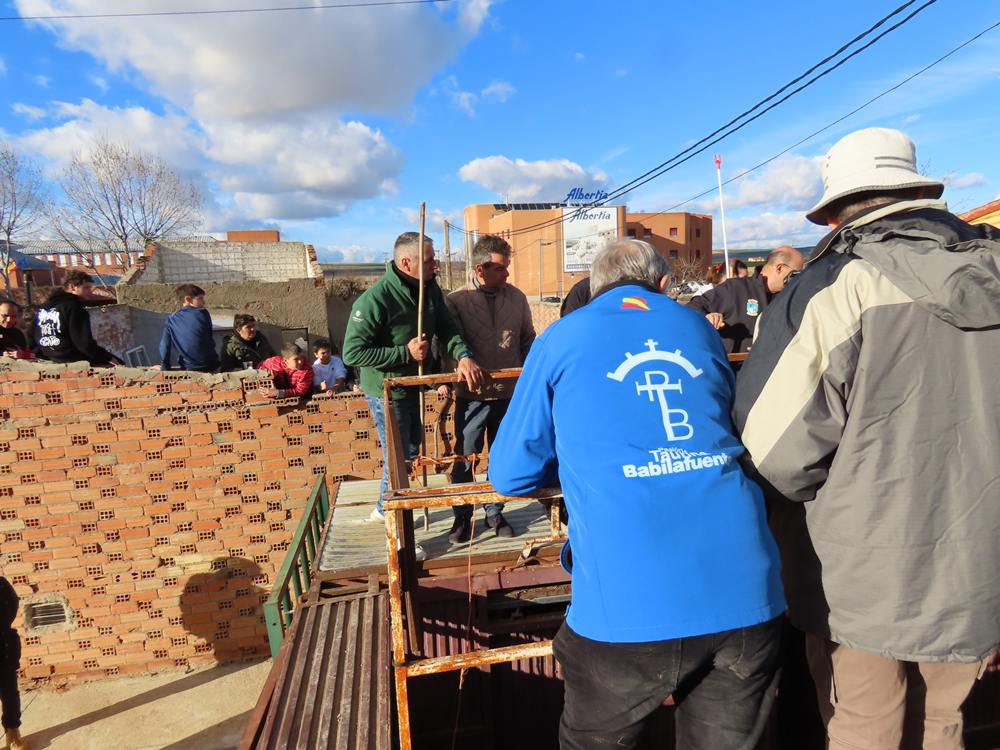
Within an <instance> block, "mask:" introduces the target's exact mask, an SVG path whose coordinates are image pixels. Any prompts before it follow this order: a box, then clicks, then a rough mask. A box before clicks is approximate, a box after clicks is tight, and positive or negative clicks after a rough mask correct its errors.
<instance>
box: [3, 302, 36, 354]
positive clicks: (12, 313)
mask: <svg viewBox="0 0 1000 750" xmlns="http://www.w3.org/2000/svg"><path fill="white" fill-rule="evenodd" d="M20 316H21V307H20V305H18V304H17V303H16V302H14V300H10V299H5V300H0V355H2V356H4V357H12V358H14V359H32V358H33V356H34V355H33V354H32V353H31V350H30V349H29V348H28V339H27V338H26V337H25V335H24V331H22V330H21V329H20V328H18V327H17V322H18V319H19V318H20Z"/></svg>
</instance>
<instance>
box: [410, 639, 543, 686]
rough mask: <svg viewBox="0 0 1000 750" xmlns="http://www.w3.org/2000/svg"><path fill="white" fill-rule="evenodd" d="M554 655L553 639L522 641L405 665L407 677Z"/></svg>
mask: <svg viewBox="0 0 1000 750" xmlns="http://www.w3.org/2000/svg"><path fill="white" fill-rule="evenodd" d="M551 655H552V641H539V642H538V643H522V644H518V645H517V646H504V647H503V648H489V649H484V650H482V651H472V652H470V653H467V654H452V655H450V656H435V657H434V658H431V659H420V660H419V661H410V662H408V663H407V664H406V665H405V666H404V669H405V671H406V676H407V677H419V676H421V675H428V674H439V673H441V672H454V671H455V670H457V669H469V668H471V667H485V666H487V665H488V664H500V663H501V662H508V661H517V660H518V659H536V658H540V657H543V656H551Z"/></svg>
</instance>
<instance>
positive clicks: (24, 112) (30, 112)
mask: <svg viewBox="0 0 1000 750" xmlns="http://www.w3.org/2000/svg"><path fill="white" fill-rule="evenodd" d="M10 109H11V111H12V112H13V113H14V114H16V115H21V117H23V118H25V119H26V120H32V121H34V120H41V119H42V118H43V117H45V110H44V109H42V108H41V107H36V106H34V105H31V104H22V103H21V102H14V103H13V104H11V105H10Z"/></svg>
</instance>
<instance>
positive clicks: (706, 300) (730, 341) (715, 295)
mask: <svg viewBox="0 0 1000 750" xmlns="http://www.w3.org/2000/svg"><path fill="white" fill-rule="evenodd" d="M770 297H771V293H770V292H769V291H768V290H767V279H765V278H764V277H763V276H748V277H746V278H743V279H727V280H726V281H723V282H722V283H721V284H719V285H718V286H717V287H715V288H714V289H709V290H708V291H707V292H705V293H704V294H699V295H698V296H697V297H694V298H693V299H692V300H691V301H690V302H688V307H690V308H691V309H692V310H697V311H698V312H700V313H701V314H702V315H708V313H722V317H723V318H724V319H725V321H726V325H725V326H724V327H722V328H721V329H720V330H719V335H720V336H722V344H723V346H725V347H726V353H727V354H736V353H739V352H745V351H746V350H747V348H748V347H749V346H750V345H751V344H752V343H753V332H754V328H755V327H756V325H757V320H758V318H760V314H761V313H762V312H764V308H765V307H767V303H768V302H769V301H770Z"/></svg>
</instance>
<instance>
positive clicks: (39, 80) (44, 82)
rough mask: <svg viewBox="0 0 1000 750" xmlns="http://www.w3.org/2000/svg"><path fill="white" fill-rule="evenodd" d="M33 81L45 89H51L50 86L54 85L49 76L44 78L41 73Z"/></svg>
mask: <svg viewBox="0 0 1000 750" xmlns="http://www.w3.org/2000/svg"><path fill="white" fill-rule="evenodd" d="M32 80H33V81H34V82H35V84H36V85H37V86H41V87H42V88H43V89H47V88H48V87H49V84H50V83H52V79H51V78H49V77H48V76H43V75H42V74H41V73H39V74H38V75H36V76H34V77H33V78H32Z"/></svg>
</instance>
